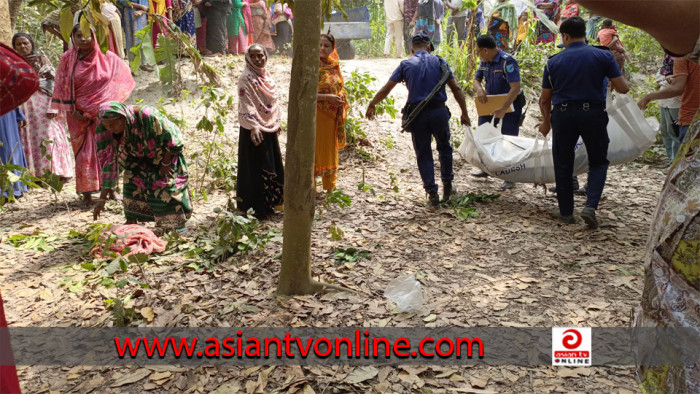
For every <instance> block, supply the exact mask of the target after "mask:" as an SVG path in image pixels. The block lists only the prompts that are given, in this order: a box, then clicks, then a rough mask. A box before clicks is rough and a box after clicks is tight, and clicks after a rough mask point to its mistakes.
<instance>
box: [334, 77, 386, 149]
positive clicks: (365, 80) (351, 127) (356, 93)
mask: <svg viewBox="0 0 700 394" xmlns="http://www.w3.org/2000/svg"><path fill="white" fill-rule="evenodd" d="M376 81H377V78H375V77H373V76H372V75H371V74H370V73H368V72H363V73H358V72H356V71H353V72H352V73H351V74H350V78H348V79H347V80H346V81H345V91H346V92H347V94H348V98H347V100H348V102H349V103H352V105H351V107H350V111H349V114H348V118H347V119H345V139H346V141H347V143H348V144H350V145H355V144H357V143H358V142H360V141H362V142H363V143H364V144H365V145H367V144H368V141H367V133H366V132H365V131H364V130H363V128H362V123H361V121H360V120H359V118H362V116H363V114H362V111H363V109H364V108H365V107H366V106H367V104H369V102H370V101H372V98H374V95H375V93H376V91H375V90H373V89H372V88H371V87H370V85H371V84H372V83H375V82H376ZM395 105H396V100H395V99H394V97H392V96H389V97H387V98H386V99H384V100H382V102H381V103H379V104H377V106H376V109H377V115H384V114H387V115H389V117H391V118H392V119H395V118H396V115H397V114H398V113H399V111H398V110H397V109H396V106H395Z"/></svg>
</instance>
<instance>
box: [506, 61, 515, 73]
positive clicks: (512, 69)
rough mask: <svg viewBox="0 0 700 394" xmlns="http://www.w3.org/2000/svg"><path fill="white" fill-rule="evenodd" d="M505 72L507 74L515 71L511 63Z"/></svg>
mask: <svg viewBox="0 0 700 394" xmlns="http://www.w3.org/2000/svg"><path fill="white" fill-rule="evenodd" d="M506 71H507V72H509V73H512V72H513V71H515V66H514V65H513V63H510V64H508V65H506Z"/></svg>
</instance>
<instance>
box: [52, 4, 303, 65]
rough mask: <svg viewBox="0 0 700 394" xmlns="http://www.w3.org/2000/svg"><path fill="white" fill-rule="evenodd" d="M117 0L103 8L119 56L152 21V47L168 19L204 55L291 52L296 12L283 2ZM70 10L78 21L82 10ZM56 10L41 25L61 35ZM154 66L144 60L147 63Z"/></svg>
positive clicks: (130, 55)
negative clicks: (260, 49)
mask: <svg viewBox="0 0 700 394" xmlns="http://www.w3.org/2000/svg"><path fill="white" fill-rule="evenodd" d="M116 4H117V5H118V6H117V5H114V4H112V3H110V2H105V3H103V4H102V9H101V13H102V15H103V16H104V17H105V19H107V21H108V22H109V49H110V50H111V51H113V52H114V53H115V54H117V55H118V56H119V57H120V58H129V59H133V56H134V54H133V53H131V52H130V50H131V48H132V47H133V46H135V45H138V43H139V42H140V41H139V39H138V37H137V35H136V33H137V32H138V31H139V30H141V29H143V28H145V27H147V26H148V25H149V24H150V23H153V27H152V29H151V33H150V37H151V40H152V45H153V47H156V46H157V45H158V37H159V35H160V34H161V33H165V32H166V31H165V30H167V28H166V27H165V26H163V25H168V26H170V27H171V28H173V29H175V28H177V29H179V31H180V32H182V33H183V34H185V35H186V36H188V37H189V40H190V42H191V43H192V45H194V46H195V47H196V48H197V49H199V51H200V52H201V53H202V54H204V55H209V54H227V53H228V54H234V55H240V54H243V52H244V51H245V49H246V48H247V47H248V46H249V45H251V44H253V43H258V44H261V45H263V46H264V47H265V48H266V49H267V50H268V51H270V52H276V53H287V54H289V53H290V52H291V43H292V34H293V31H294V16H293V14H292V10H291V9H290V8H289V6H288V5H287V3H283V2H281V1H276V2H274V3H273V4H271V5H270V6H269V7H268V6H267V4H266V2H265V1H263V0H260V1H254V0H134V1H131V2H130V1H127V0H117V2H116ZM73 11H74V21H75V22H76V23H77V22H78V21H79V18H80V11H79V9H77V8H75V9H74V10H73ZM60 12H61V10H56V11H54V12H52V13H50V14H49V15H48V16H47V17H46V18H45V19H44V20H43V21H42V27H43V29H44V30H45V31H46V32H49V33H51V34H54V35H55V36H57V37H59V38H60V39H61V40H63V35H62V34H61V30H60ZM68 44H69V43H67V42H66V43H65V45H64V49H67V48H68ZM142 59H143V57H142ZM144 61H145V59H144ZM152 66H153V65H149V64H145V63H144V64H143V67H144V68H145V69H150V68H151V67H152Z"/></svg>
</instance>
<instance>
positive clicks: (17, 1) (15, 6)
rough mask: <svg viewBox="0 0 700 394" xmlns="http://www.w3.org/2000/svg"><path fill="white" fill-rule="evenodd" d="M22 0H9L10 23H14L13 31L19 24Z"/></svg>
mask: <svg viewBox="0 0 700 394" xmlns="http://www.w3.org/2000/svg"><path fill="white" fill-rule="evenodd" d="M0 1H2V0H0ZM22 1H23V0H7V2H8V4H9V6H10V24H11V25H12V31H14V30H15V25H16V24H17V17H18V16H19V9H20V7H21V6H22Z"/></svg>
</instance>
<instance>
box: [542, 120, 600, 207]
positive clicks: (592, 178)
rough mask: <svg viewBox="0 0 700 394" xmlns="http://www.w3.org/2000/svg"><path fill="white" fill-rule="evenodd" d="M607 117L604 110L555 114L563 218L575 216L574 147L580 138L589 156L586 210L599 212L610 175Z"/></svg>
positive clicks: (554, 145)
mask: <svg viewBox="0 0 700 394" xmlns="http://www.w3.org/2000/svg"><path fill="white" fill-rule="evenodd" d="M607 126H608V113H607V112H605V110H604V109H590V110H583V109H578V108H571V107H570V108H568V109H564V110H562V109H559V108H554V109H553V110H552V156H553V158H554V179H555V180H556V183H557V202H558V203H559V212H560V214H561V215H562V216H569V215H572V214H573V213H574V190H573V188H572V184H571V179H572V177H573V173H574V156H575V152H574V147H575V146H576V143H577V142H578V139H579V136H580V137H581V139H583V143H584V144H585V145H586V151H587V152H588V190H587V197H586V206H587V207H591V208H595V209H597V208H598V203H599V202H600V197H601V196H602V195H603V187H604V186H605V178H606V177H607V173H608V164H610V162H609V161H608V158H607V156H608V144H609V142H610V139H609V138H608V129H607Z"/></svg>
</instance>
